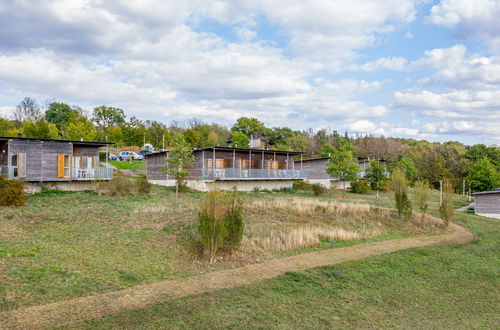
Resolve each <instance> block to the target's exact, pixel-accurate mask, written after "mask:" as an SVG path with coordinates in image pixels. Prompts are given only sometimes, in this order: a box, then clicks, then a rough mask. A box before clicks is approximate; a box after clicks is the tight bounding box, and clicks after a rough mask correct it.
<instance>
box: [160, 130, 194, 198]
mask: <svg viewBox="0 0 500 330" xmlns="http://www.w3.org/2000/svg"><path fill="white" fill-rule="evenodd" d="M172 147H173V148H174V149H173V150H172V151H169V152H168V154H167V159H165V163H166V166H164V167H163V170H164V171H165V172H166V173H167V174H168V175H171V176H173V177H175V199H176V201H178V200H179V189H181V188H183V187H184V186H185V181H186V178H187V177H188V176H189V166H191V164H193V162H194V155H193V152H192V148H191V145H190V144H189V143H188V142H187V141H186V139H185V138H184V135H182V134H179V135H177V136H176V137H175V138H174V139H173V140H172Z"/></svg>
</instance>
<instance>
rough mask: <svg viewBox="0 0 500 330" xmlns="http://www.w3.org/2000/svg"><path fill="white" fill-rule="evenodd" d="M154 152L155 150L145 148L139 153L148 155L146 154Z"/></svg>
mask: <svg viewBox="0 0 500 330" xmlns="http://www.w3.org/2000/svg"><path fill="white" fill-rule="evenodd" d="M152 153H154V151H153V150H146V149H144V150H141V151H139V155H141V156H146V155H148V154H152Z"/></svg>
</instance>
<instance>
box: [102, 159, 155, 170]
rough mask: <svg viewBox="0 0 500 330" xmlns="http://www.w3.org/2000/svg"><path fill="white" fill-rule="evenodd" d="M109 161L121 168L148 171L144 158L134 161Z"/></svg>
mask: <svg viewBox="0 0 500 330" xmlns="http://www.w3.org/2000/svg"><path fill="white" fill-rule="evenodd" d="M109 163H110V164H111V165H113V166H114V167H116V168H117V169H119V170H131V171H133V172H136V171H146V161H144V160H133V161H132V162H129V161H125V162H121V161H119V160H110V161H109Z"/></svg>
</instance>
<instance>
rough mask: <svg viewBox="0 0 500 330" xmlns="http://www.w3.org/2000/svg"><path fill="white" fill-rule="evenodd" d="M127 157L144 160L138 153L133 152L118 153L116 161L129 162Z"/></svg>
mask: <svg viewBox="0 0 500 330" xmlns="http://www.w3.org/2000/svg"><path fill="white" fill-rule="evenodd" d="M129 157H132V159H133V160H144V156H142V155H139V154H138V153H136V152H133V151H122V152H120V155H119V156H118V159H119V160H121V161H124V160H129Z"/></svg>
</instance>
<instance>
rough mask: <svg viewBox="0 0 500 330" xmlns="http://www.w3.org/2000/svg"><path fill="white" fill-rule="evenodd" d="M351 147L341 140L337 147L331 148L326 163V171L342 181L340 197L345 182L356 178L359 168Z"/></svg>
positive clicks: (343, 193)
mask: <svg viewBox="0 0 500 330" xmlns="http://www.w3.org/2000/svg"><path fill="white" fill-rule="evenodd" d="M352 149H353V148H352V145H350V143H349V142H342V143H341V144H339V146H338V148H337V149H333V150H332V153H331V155H330V160H329V161H328V162H327V163H326V166H327V168H326V173H328V175H329V176H330V177H332V178H335V179H338V180H341V181H343V188H344V189H343V191H342V197H345V182H346V181H352V180H356V179H357V177H358V173H359V170H360V169H359V165H358V162H357V160H356V158H355V157H354V155H353V153H352Z"/></svg>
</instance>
